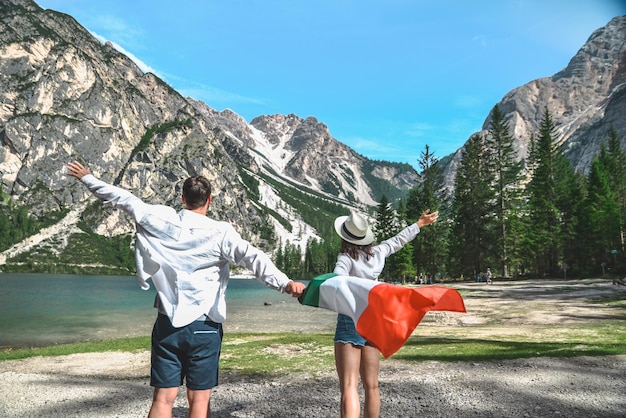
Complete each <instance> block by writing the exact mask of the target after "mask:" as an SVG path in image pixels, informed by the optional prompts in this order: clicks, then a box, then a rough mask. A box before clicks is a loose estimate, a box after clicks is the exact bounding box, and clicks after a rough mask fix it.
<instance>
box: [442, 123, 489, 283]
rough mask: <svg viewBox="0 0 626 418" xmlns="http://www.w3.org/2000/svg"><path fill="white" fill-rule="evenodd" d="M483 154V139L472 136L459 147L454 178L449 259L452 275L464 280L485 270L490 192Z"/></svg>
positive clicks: (487, 171)
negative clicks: (452, 269) (462, 277)
mask: <svg viewBox="0 0 626 418" xmlns="http://www.w3.org/2000/svg"><path fill="white" fill-rule="evenodd" d="M486 153H487V148H486V143H485V139H484V137H482V136H480V135H473V136H472V137H471V138H470V139H469V140H468V142H467V143H466V144H465V146H464V148H463V151H462V154H461V160H460V162H459V166H458V169H457V172H456V177H455V187H454V198H453V202H452V209H453V225H452V234H451V235H452V238H451V256H450V258H451V260H454V270H455V271H454V273H456V274H457V275H463V276H467V277H476V275H477V274H478V273H479V272H481V271H484V270H485V269H486V267H487V266H486V261H485V260H486V259H487V243H488V241H489V240H490V237H491V234H490V233H489V228H488V224H487V222H486V219H487V218H488V215H489V212H490V207H491V204H492V202H493V200H494V189H493V188H492V187H491V184H492V182H493V178H492V174H491V172H490V170H489V169H488V165H487V163H486V161H487V159H486V158H485V154H486Z"/></svg>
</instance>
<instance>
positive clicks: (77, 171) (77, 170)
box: [66, 161, 91, 180]
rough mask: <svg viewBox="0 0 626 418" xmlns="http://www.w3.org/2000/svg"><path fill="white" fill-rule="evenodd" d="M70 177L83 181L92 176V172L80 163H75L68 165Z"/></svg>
mask: <svg viewBox="0 0 626 418" xmlns="http://www.w3.org/2000/svg"><path fill="white" fill-rule="evenodd" d="M66 174H67V175H68V176H72V177H76V178H77V179H78V180H80V179H82V178H83V177H84V176H86V175H87V174H91V170H90V169H88V168H87V167H85V166H83V165H82V164H81V163H79V162H78V161H74V162H73V163H68V164H67V173H66Z"/></svg>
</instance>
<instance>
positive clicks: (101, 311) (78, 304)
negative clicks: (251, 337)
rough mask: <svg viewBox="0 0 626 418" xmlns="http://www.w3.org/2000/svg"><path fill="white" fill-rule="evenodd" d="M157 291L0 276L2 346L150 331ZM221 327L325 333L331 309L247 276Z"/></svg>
mask: <svg viewBox="0 0 626 418" xmlns="http://www.w3.org/2000/svg"><path fill="white" fill-rule="evenodd" d="M155 294H156V292H155V291H154V289H153V288H151V289H150V290H148V291H144V290H141V289H140V288H139V286H138V284H137V281H136V279H135V277H128V276H82V275H57V274H12V273H0V348H7V347H25V346H43V345H50V344H59V343H67V342H77V341H94V340H102V339H109V338H123V337H134V336H141V335H150V332H151V330H152V323H153V322H154V317H155V315H156V310H155V309H154V308H153V307H152V306H153V303H154V297H155ZM226 301H227V307H228V314H227V321H226V323H225V324H224V329H225V331H240V332H256V331H258V332H275V331H286V332H326V331H329V330H331V329H332V327H333V326H334V318H335V314H332V313H331V312H328V311H323V310H321V309H315V308H310V307H305V306H302V305H300V304H299V303H298V302H297V300H296V299H294V298H292V297H291V296H289V295H285V294H281V293H280V292H277V291H275V290H272V289H269V288H267V287H265V286H264V285H263V284H262V283H260V282H258V281H256V280H253V279H236V278H233V279H231V280H230V282H229V285H228V291H227V297H226Z"/></svg>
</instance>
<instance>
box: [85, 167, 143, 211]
mask: <svg viewBox="0 0 626 418" xmlns="http://www.w3.org/2000/svg"><path fill="white" fill-rule="evenodd" d="M80 181H81V182H82V183H83V184H84V185H85V186H87V189H89V191H90V192H91V193H93V194H94V196H96V197H97V198H98V199H100V200H101V201H102V203H103V204H105V205H107V206H111V207H114V208H118V209H121V210H123V211H124V212H126V213H128V214H129V215H131V216H132V217H133V219H134V221H135V222H139V221H140V220H141V219H142V218H143V217H144V215H145V214H146V212H147V211H148V208H149V205H148V204H146V203H144V202H143V201H142V200H141V199H139V198H138V197H137V196H135V195H133V194H132V193H131V192H129V191H127V190H124V189H122V188H119V187H116V186H113V185H111V184H108V183H105V182H103V181H102V180H98V179H97V178H96V177H94V176H93V175H92V174H87V175H86V176H83V178H82V179H81V180H80Z"/></svg>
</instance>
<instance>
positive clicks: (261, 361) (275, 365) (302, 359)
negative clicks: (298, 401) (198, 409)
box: [0, 321, 626, 375]
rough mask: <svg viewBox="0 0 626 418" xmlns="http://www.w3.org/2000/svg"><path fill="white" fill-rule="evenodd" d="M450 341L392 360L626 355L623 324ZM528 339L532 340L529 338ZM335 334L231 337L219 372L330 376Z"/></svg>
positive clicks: (80, 347)
mask: <svg viewBox="0 0 626 418" xmlns="http://www.w3.org/2000/svg"><path fill="white" fill-rule="evenodd" d="M447 334H448V336H447V337H446V338H441V337H433V336H429V337H419V336H413V337H411V338H410V339H409V341H408V342H407V343H406V344H405V346H404V347H403V348H402V349H401V350H400V351H398V352H397V353H396V354H395V355H394V356H393V358H394V359H396V360H403V361H409V362H419V361H428V360H436V361H497V360H506V359H516V358H531V357H575V356H581V355H586V356H605V355H615V354H626V325H624V323H623V322H622V321H613V322H604V323H602V324H598V325H595V324H593V325H587V326H576V327H573V326H570V327H567V326H565V327H560V326H559V327H557V326H545V327H537V328H535V329H533V332H531V333H526V334H524V335H521V334H520V335H516V334H514V335H510V334H505V333H503V334H502V335H497V334H491V335H490V336H489V337H488V338H485V339H482V338H477V337H476V334H475V333H470V334H472V335H469V336H468V335H467V333H464V332H463V330H459V331H458V335H454V334H450V333H447ZM529 335H530V336H529ZM332 339H333V337H332V335H331V334H291V333H264V334H247V333H245V334H244V333H227V334H226V335H225V337H224V342H223V346H222V358H221V363H220V369H221V370H222V371H223V372H230V373H237V374H242V375H258V374H277V375H280V374H286V373H298V372H302V373H310V374H312V375H314V374H315V373H317V372H324V371H332V370H333V369H334V357H333V341H332ZM149 348H150V338H149V337H136V338H125V339H119V340H109V341H96V342H85V343H75V344H62V345H54V346H50V347H39V348H23V349H13V350H3V351H0V360H11V359H22V358H28V357H34V356H61V355H67V354H73V353H90V352H105V351H128V352H135V351H141V350H148V349H149Z"/></svg>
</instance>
